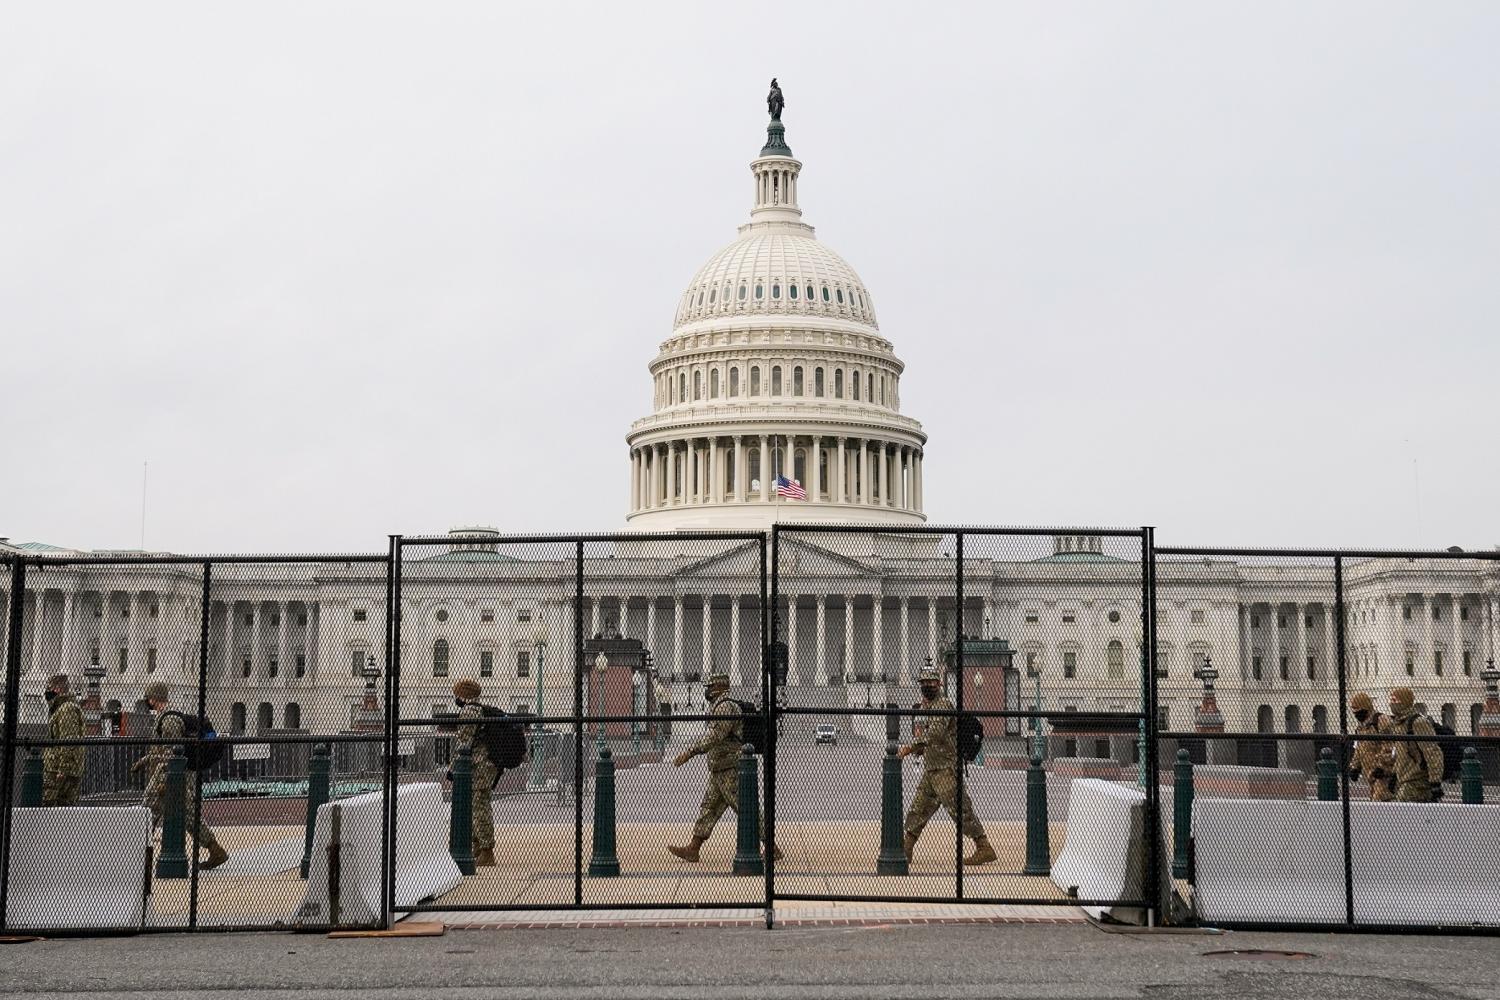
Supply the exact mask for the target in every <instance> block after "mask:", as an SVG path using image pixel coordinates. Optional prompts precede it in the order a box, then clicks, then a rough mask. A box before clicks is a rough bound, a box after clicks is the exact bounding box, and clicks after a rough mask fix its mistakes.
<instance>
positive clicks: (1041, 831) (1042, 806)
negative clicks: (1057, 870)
mask: <svg viewBox="0 0 1500 1000" xmlns="http://www.w3.org/2000/svg"><path fill="white" fill-rule="evenodd" d="M1051 873H1052V850H1051V846H1050V842H1049V837H1048V835H1047V769H1046V768H1044V767H1042V757H1041V755H1040V754H1034V755H1032V758H1031V766H1030V767H1028V768H1027V769H1026V867H1025V868H1023V869H1021V874H1022V875H1049V874H1051Z"/></svg>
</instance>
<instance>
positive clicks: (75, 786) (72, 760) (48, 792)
mask: <svg viewBox="0 0 1500 1000" xmlns="http://www.w3.org/2000/svg"><path fill="white" fill-rule="evenodd" d="M47 738H48V739H51V740H77V739H82V738H83V710H82V709H80V708H79V707H78V702H77V701H76V700H74V698H73V696H72V695H70V694H63V695H58V696H57V697H56V698H54V699H53V700H52V714H51V716H50V717H49V718H48V720H47ZM83 754H84V748H83V747H81V746H71V747H47V748H45V749H44V750H42V805H44V806H76V805H77V804H78V793H79V789H80V787H81V786H82V784H83Z"/></svg>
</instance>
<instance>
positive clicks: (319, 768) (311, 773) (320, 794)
mask: <svg viewBox="0 0 1500 1000" xmlns="http://www.w3.org/2000/svg"><path fill="white" fill-rule="evenodd" d="M330 763H331V761H330V758H329V753H328V744H327V743H319V744H316V745H315V746H314V747H313V752H312V757H311V758H309V760H308V762H307V836H306V838H305V839H304V841H303V844H302V877H303V878H307V869H308V866H309V865H310V864H311V863H312V845H313V830H314V828H316V826H317V825H318V807H319V806H321V805H323V804H324V803H325V802H327V801H328V772H329V766H330Z"/></svg>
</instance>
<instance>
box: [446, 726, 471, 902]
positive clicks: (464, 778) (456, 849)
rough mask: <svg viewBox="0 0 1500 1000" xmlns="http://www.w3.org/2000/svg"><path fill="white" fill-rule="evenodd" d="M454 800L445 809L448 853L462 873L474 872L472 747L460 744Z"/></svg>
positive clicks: (454, 759) (455, 757)
mask: <svg viewBox="0 0 1500 1000" xmlns="http://www.w3.org/2000/svg"><path fill="white" fill-rule="evenodd" d="M450 773H452V775H453V804H452V807H451V808H450V809H449V810H448V853H449V854H452V855H453V863H454V864H456V865H458V870H459V872H460V873H461V874H464V875H473V874H474V750H473V748H472V747H468V746H461V747H459V748H458V753H457V754H455V755H454V757H453V766H452V767H451V768H450Z"/></svg>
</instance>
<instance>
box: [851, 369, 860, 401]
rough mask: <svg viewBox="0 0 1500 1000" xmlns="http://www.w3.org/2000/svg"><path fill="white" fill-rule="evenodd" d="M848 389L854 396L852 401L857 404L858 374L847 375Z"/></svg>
mask: <svg viewBox="0 0 1500 1000" xmlns="http://www.w3.org/2000/svg"><path fill="white" fill-rule="evenodd" d="M849 389H850V392H851V394H852V395H853V396H854V401H855V402H856V403H857V402H859V372H850V373H849Z"/></svg>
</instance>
